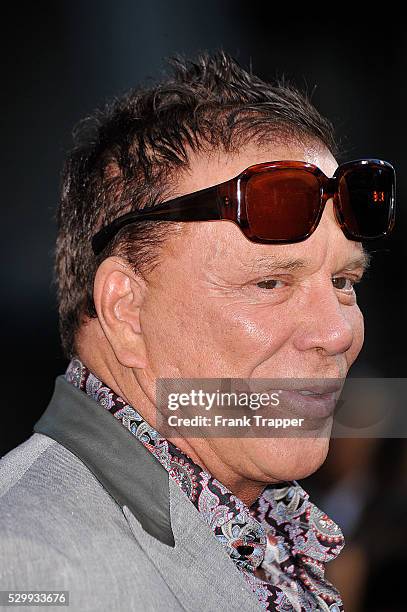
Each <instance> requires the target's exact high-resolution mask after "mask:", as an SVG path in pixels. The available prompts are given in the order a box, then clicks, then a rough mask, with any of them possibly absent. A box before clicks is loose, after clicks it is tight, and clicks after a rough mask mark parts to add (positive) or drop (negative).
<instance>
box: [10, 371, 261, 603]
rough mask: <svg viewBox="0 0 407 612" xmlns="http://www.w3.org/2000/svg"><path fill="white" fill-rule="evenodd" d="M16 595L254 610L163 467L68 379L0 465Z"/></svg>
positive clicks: (250, 596) (252, 600)
mask: <svg viewBox="0 0 407 612" xmlns="http://www.w3.org/2000/svg"><path fill="white" fill-rule="evenodd" d="M27 409H28V408H27ZM12 589H14V590H36V591H40V590H53V591H55V590H64V591H69V597H70V600H69V610H73V611H75V612H76V611H78V612H86V611H96V610H98V611H104V610H106V612H107V611H109V612H119V611H123V612H130V611H132V610H135V611H139V610H140V611H143V612H144V611H152V612H153V611H154V612H156V611H158V610H174V611H179V610H188V611H191V612H192V611H198V610H199V611H208V612H209V611H211V612H212V611H213V612H215V611H216V612H219V611H223V610H224V611H229V610H239V611H241V612H246V611H247V612H249V611H254V610H259V609H260V605H259V603H258V600H257V598H256V596H255V595H254V594H253V593H252V592H251V591H250V590H249V587H248V586H247V585H246V582H245V579H244V578H243V576H242V575H241V574H240V572H239V571H238V569H237V568H236V567H235V566H234V564H233V562H232V561H231V560H230V558H229V557H228V555H227V553H226V551H225V549H224V548H223V546H222V545H221V544H220V542H218V541H217V540H216V538H215V537H214V535H213V533H212V531H211V530H210V528H209V527H208V525H207V524H206V523H205V522H204V521H203V519H202V518H201V517H200V515H199V512H198V511H197V510H196V508H195V507H194V506H193V504H192V503H191V502H190V500H189V499H188V498H187V497H186V495H185V494H184V493H183V492H182V491H181V490H180V488H179V487H178V485H177V484H176V483H174V482H173V480H172V479H171V478H169V476H168V473H167V471H166V470H165V469H164V468H163V467H162V466H161V464H160V463H159V462H158V461H157V460H156V459H155V457H154V456H153V455H152V454H151V453H150V452H149V451H148V450H147V449H146V448H145V447H144V446H143V445H142V444H141V443H140V442H139V441H138V440H136V439H135V438H134V436H133V435H132V434H131V433H130V432H129V431H128V430H127V429H126V428H125V427H123V425H122V424H121V423H120V422H119V421H118V420H116V419H115V418H113V417H112V415H111V414H110V413H108V412H107V411H106V410H104V409H103V408H101V407H100V405H98V404H97V403H96V402H95V401H94V400H93V399H92V398H90V397H89V396H87V395H86V394H85V393H84V392H82V391H80V390H78V389H77V388H75V387H74V386H73V385H72V384H70V383H68V382H67V381H66V380H65V378H64V377H63V376H59V377H58V378H57V380H56V385H55V391H54V395H53V397H52V399H51V402H50V404H49V406H48V407H47V409H46V411H45V412H44V414H43V415H42V416H41V418H40V419H39V421H37V423H36V424H35V426H34V433H33V435H32V436H31V437H30V438H29V439H28V440H27V441H26V442H24V443H23V444H20V445H19V446H18V447H17V448H15V449H13V450H12V451H11V452H9V453H8V454H7V455H5V456H4V457H3V458H2V459H1V460H0V590H12ZM1 609H2V610H3V609H4V610H6V609H7V610H11V609H15V608H14V607H13V608H11V607H5V608H1ZM25 609H26V608H25ZM30 609H31V608H30ZM32 609H38V608H32ZM40 609H44V610H45V609H48V610H59V611H60V612H61V611H62V610H64V608H63V607H60V606H58V607H57V606H53V605H52V606H49V607H47V608H40Z"/></svg>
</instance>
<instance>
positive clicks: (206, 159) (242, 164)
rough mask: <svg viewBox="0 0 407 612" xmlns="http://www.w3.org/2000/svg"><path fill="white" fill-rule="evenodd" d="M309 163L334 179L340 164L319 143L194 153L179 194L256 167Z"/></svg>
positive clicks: (181, 178)
mask: <svg viewBox="0 0 407 612" xmlns="http://www.w3.org/2000/svg"><path fill="white" fill-rule="evenodd" d="M283 160H290V161H305V162H308V163H311V164H314V165H315V166H318V168H320V169H321V170H322V171H323V172H324V173H325V174H326V175H327V176H332V175H333V173H334V172H335V170H336V168H337V166H338V164H337V162H336V161H335V158H334V157H333V156H332V154H331V153H330V152H329V151H328V150H327V149H326V148H325V147H324V146H323V145H322V143H318V142H312V141H310V142H307V143H299V142H296V141H292V142H288V143H278V142H276V143H273V144H270V145H261V146H259V145H255V144H251V145H248V146H247V147H245V148H244V149H241V150H240V151H239V152H238V153H225V152H224V151H209V152H206V153H197V154H195V153H192V154H191V155H190V156H189V165H188V168H187V169H186V170H185V171H184V172H183V173H182V174H181V175H180V176H179V177H178V178H177V180H176V194H177V195H183V194H186V193H191V192H193V191H198V190H199V189H204V188H205V187H211V186H212V185H217V184H218V183H222V182H223V181H227V180H228V179H231V178H233V177H234V176H237V175H238V174H240V172H242V171H243V170H245V169H246V168H248V167H249V166H253V165H254V164H260V163H263V162H270V161H283Z"/></svg>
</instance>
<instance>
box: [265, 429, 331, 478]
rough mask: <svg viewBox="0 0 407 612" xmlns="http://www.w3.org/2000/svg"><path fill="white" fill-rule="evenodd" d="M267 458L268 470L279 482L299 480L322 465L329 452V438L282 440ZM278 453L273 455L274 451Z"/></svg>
mask: <svg viewBox="0 0 407 612" xmlns="http://www.w3.org/2000/svg"><path fill="white" fill-rule="evenodd" d="M273 446H274V449H273V451H274V452H272V453H271V455H270V453H267V454H268V456H269V462H268V463H269V465H268V466H267V467H268V468H269V469H266V470H265V471H266V473H267V472H268V473H270V475H271V474H272V475H273V477H274V478H275V479H277V480H279V481H283V480H301V479H302V478H307V476H310V475H311V474H313V473H314V472H316V471H317V470H318V469H319V468H320V467H321V465H322V464H323V463H324V461H325V459H326V456H327V454H328V450H329V438H284V439H282V438H281V439H280V440H279V443H278V446H280V449H277V448H276V447H275V445H273ZM278 450H279V451H280V452H278V454H277V453H275V451H278ZM276 455H277V456H276Z"/></svg>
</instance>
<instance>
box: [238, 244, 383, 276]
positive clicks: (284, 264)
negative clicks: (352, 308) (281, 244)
mask: <svg viewBox="0 0 407 612" xmlns="http://www.w3.org/2000/svg"><path fill="white" fill-rule="evenodd" d="M371 259H372V256H371V255H370V254H369V253H368V252H367V251H365V250H364V249H363V250H362V252H361V253H360V254H358V255H356V256H355V257H353V258H351V259H349V260H348V261H347V263H346V264H345V265H344V266H343V268H342V269H343V270H357V269H362V271H363V272H366V270H367V269H368V267H369V266H370V263H371ZM309 263H310V261H309V260H308V259H303V258H292V259H290V258H284V259H279V258H278V257H275V256H271V255H269V256H264V257H257V258H256V259H255V260H254V261H253V264H252V265H251V266H249V265H245V268H246V269H247V270H249V271H250V272H253V271H254V270H257V269H260V270H265V271H267V272H273V271H275V270H285V271H287V272H295V271H297V270H302V269H304V268H306V267H307V266H308V265H309Z"/></svg>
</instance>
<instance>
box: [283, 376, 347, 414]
mask: <svg viewBox="0 0 407 612" xmlns="http://www.w3.org/2000/svg"><path fill="white" fill-rule="evenodd" d="M342 387H343V382H342V383H339V381H327V382H326V383H324V382H322V381H321V382H318V384H315V385H307V387H306V388H304V387H302V388H300V389H296V388H292V389H282V390H281V392H280V394H279V395H280V408H283V410H284V411H286V410H287V412H290V413H295V415H296V416H301V417H303V418H305V419H326V418H328V417H332V415H333V413H334V411H335V407H336V402H337V401H338V398H339V395H340V393H341V390H342Z"/></svg>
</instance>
